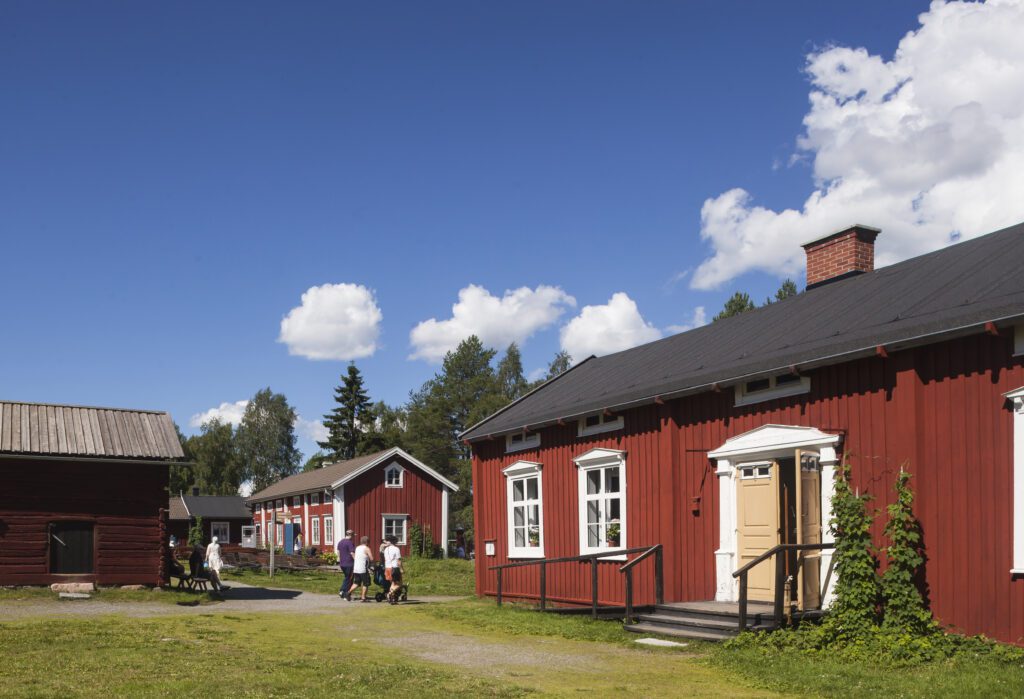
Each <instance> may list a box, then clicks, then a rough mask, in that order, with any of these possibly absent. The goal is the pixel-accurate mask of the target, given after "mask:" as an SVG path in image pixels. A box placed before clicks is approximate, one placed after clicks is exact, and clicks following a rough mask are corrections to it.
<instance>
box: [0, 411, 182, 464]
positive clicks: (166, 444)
mask: <svg viewBox="0 0 1024 699" xmlns="http://www.w3.org/2000/svg"><path fill="white" fill-rule="evenodd" d="M0 454H4V455H9V454H24V455H45V456H69V457H95V458H104V459H110V458H113V459H136V460H170V459H183V458H185V454H184V453H183V452H182V450H181V443H180V442H179V441H178V434H177V432H176V431H175V429H174V422H173V421H172V420H171V416H170V415H168V414H167V413H164V412H157V411H153V410H124V409H120V408H93V407H83V406H78V405H52V404H49V403H21V402H15V401H0Z"/></svg>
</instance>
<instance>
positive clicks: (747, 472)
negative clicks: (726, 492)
mask: <svg viewBox="0 0 1024 699" xmlns="http://www.w3.org/2000/svg"><path fill="white" fill-rule="evenodd" d="M743 477H744V478H753V477H754V469H752V468H745V469H743Z"/></svg>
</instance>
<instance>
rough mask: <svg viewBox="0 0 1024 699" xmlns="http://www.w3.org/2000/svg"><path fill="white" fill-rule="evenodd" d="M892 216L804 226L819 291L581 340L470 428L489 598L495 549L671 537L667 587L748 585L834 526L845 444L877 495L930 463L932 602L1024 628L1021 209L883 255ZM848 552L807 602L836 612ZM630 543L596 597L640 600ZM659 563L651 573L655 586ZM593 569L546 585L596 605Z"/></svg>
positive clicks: (991, 627)
mask: <svg viewBox="0 0 1024 699" xmlns="http://www.w3.org/2000/svg"><path fill="white" fill-rule="evenodd" d="M877 234H878V231H877V230H875V229H870V228H867V227H864V226H855V227H853V228H851V229H848V230H846V231H841V232H839V233H837V234H833V235H831V236H827V237H825V238H823V239H821V240H818V241H814V242H813V243H809V244H808V245H807V246H805V250H806V251H807V255H808V264H807V267H808V270H809V277H810V282H811V284H810V285H809V286H808V288H807V290H806V291H804V292H802V293H800V294H797V295H796V296H793V297H791V298H787V299H784V300H782V301H780V302H776V303H772V304H770V305H766V306H764V307H761V308H758V309H756V310H752V311H748V312H746V313H742V314H740V315H738V316H734V317H731V318H726V319H723V320H719V321H716V322H713V323H711V324H709V325H707V326H704V327H701V328H697V329H695V330H691V331H689V332H685V333H682V334H679V335H676V336H673V337H669V338H666V339H663V340H659V341H657V342H654V343H651V344H648V345H643V346H640V347H636V348H634V349H631V350H627V351H624V352H619V353H616V354H612V355H607V356H604V357H600V358H589V359H586V360H584V361H582V362H580V363H579V364H577V365H576V366H575V367H573V368H572V369H570V370H569V371H568V372H566V373H564V374H562V375H560V376H558V377H556V378H554V379H552V380H551V381H549V382H547V383H546V384H544V385H543V386H541V387H540V388H538V389H537V390H535V391H534V392H532V393H530V394H528V395H527V396H525V397H523V398H521V399H520V400H519V401H517V402H515V403H513V404H511V405H510V406H508V407H507V408H505V409H504V410H502V411H499V412H498V413H496V414H495V415H492V416H491V417H489V418H488V419H486V420H484V421H483V422H481V423H480V424H478V425H476V426H474V427H473V428H471V429H470V430H468V431H467V432H466V433H465V434H464V435H463V438H464V439H466V440H468V441H469V442H470V444H471V445H472V449H473V487H474V512H475V518H476V521H475V530H476V538H477V542H478V546H477V553H478V558H479V559H480V563H481V564H480V565H478V566H477V569H476V583H477V593H478V594H481V595H493V594H495V593H496V586H497V577H496V573H495V571H494V570H491V567H492V566H496V565H503V564H507V563H515V562H526V561H531V560H533V561H539V560H542V559H550V558H557V557H569V556H578V555H581V554H588V553H594V552H614V551H615V550H617V549H622V548H627V547H641V546H644V547H646V546H651V545H654V544H661V545H662V546H663V547H664V549H663V550H664V572H665V582H664V585H665V590H664V596H665V601H666V602H669V603H672V602H678V603H682V602H686V603H691V602H708V603H709V608H712V607H713V605H714V604H715V603H719V604H721V605H727V604H732V603H735V602H736V600H737V599H738V596H739V589H738V582H737V580H736V578H735V577H734V575H733V573H734V572H736V571H737V570H738V569H740V568H741V567H742V566H744V565H745V564H747V563H750V562H752V561H754V560H755V559H756V558H758V557H759V556H760V555H761V554H763V553H765V552H766V551H768V550H770V549H772V548H773V547H775V546H777V545H779V544H794V543H808V544H818V543H828V542H830V541H831V534H830V531H829V527H828V521H829V519H830V515H831V495H832V483H833V477H834V474H835V472H836V470H837V469H838V467H839V466H840V465H841V463H842V461H843V460H844V459H845V460H847V461H848V463H849V464H850V466H851V472H852V479H853V483H854V486H855V487H856V488H857V489H859V490H860V492H862V493H863V492H867V493H870V494H871V495H873V496H874V498H875V500H874V502H873V507H877V508H879V509H881V510H882V511H883V513H884V506H885V505H887V504H889V503H890V502H891V501H892V499H893V497H894V496H893V490H892V488H893V484H894V480H895V477H896V475H897V474H898V473H899V471H900V469H901V468H903V469H906V470H907V471H909V472H910V473H911V474H912V475H913V478H912V480H911V486H912V487H913V489H914V490H915V492H916V496H917V500H916V505H915V509H916V515H917V517H918V518H919V519H920V522H921V525H922V529H923V534H924V545H925V549H926V554H927V561H926V564H925V569H924V586H923V590H924V593H925V596H926V599H927V600H928V602H929V603H930V605H931V608H932V610H933V612H934V613H935V615H936V617H937V618H938V619H939V620H940V621H941V622H942V623H944V624H946V625H948V626H950V627H952V628H954V629H957V630H960V631H963V632H966V633H984V634H987V635H989V636H991V637H993V638H997V639H1000V640H1003V641H1009V642H1015V643H1021V642H1022V639H1024V579H1022V576H1024V274H1022V273H1021V270H1024V225H1018V226H1014V227H1012V228H1009V229H1005V230H1003V231H999V232H996V233H992V234H989V235H987V236H983V237H980V238H976V239H974V240H971V241H967V242H963V243H959V244H957V245H952V246H950V247H947V248H945V249H943V250H940V251H938V252H934V253H931V254H928V255H923V256H921V257H917V258H913V259H910V260H907V261H905V262H901V263H898V264H894V265H891V266H889V267H885V268H880V269H878V270H874V269H873V245H874V239H875V236H876V235H877ZM883 526H884V515H883V516H880V517H878V518H876V521H875V524H874V532H873V535H874V537H875V539H876V544H877V545H879V546H883V545H884V544H885V540H884V537H883V533H882V529H883ZM831 556H832V554H831V551H829V550H824V551H815V552H812V553H811V554H808V555H807V557H806V558H805V559H802V560H800V561H799V562H796V563H794V564H793V567H792V569H791V570H788V572H789V574H790V575H791V576H792V577H791V578H790V580H791V581H792V585H793V586H792V593H791V594H792V596H793V599H794V602H795V603H796V604H798V605H799V606H800V607H801V608H816V607H817V606H819V605H823V606H824V607H826V608H827V606H828V603H829V600H830V597H831V589H832V585H829V586H827V587H826V588H825V589H824V590H823V589H822V586H823V585H824V582H825V578H826V576H827V571H828V570H830V562H831ZM625 558H626V557H625V556H621V557H620V558H619V560H617V561H613V562H611V563H608V564H602V565H600V566H599V569H598V594H599V596H600V602H601V603H603V604H609V605H615V604H618V605H621V604H622V603H623V597H624V577H623V575H622V574H620V572H619V570H618V568H619V566H620V565H622V563H623V562H624V560H625ZM773 560H774V559H771V558H769V559H768V561H767V562H765V563H764V564H758V565H757V566H755V567H754V568H752V569H751V572H750V574H749V588H748V596H749V599H750V600H752V601H754V602H756V601H758V600H764V601H768V600H772V599H773V598H774V593H775V586H774V580H775V571H774V569H773V568H772V565H773V563H772V561H773ZM786 565H787V566H788V565H790V564H789V563H787V564H786ZM652 567H653V566H651V565H647V564H640V565H639V566H638V567H637V568H636V575H637V578H636V588H635V589H636V593H637V599H636V601H637V602H638V603H641V604H643V603H648V604H649V603H652V602H653V601H654V600H653V593H652V589H653V584H652V576H653V571H652ZM590 574H591V570H590V566H583V565H579V564H549V565H548V566H547V570H546V594H547V600H548V601H549V602H551V603H561V604H568V605H572V604H589V603H590V601H591V591H592V585H591V577H590ZM539 580H540V578H539V575H538V567H537V566H525V567H519V568H509V569H506V570H504V576H503V581H502V582H503V594H504V595H505V596H510V597H518V598H524V599H536V598H538V596H539ZM833 583H834V576H833ZM692 607H693V605H691V608H692ZM656 616H657V615H655V617H656ZM641 618H643V617H641ZM662 621H664V619H662ZM652 623H655V622H654V621H652ZM705 623H706V625H708V626H712V625H713V624H714V623H716V622H705ZM641 626H642V625H641Z"/></svg>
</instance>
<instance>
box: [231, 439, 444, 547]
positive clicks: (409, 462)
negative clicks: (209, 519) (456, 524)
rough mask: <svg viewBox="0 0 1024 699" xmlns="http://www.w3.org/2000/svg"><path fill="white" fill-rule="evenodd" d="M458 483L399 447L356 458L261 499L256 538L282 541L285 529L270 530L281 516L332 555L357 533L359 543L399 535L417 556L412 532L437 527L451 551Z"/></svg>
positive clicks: (256, 499)
mask: <svg viewBox="0 0 1024 699" xmlns="http://www.w3.org/2000/svg"><path fill="white" fill-rule="evenodd" d="M457 490H458V486H457V485H455V484H454V483H452V482H451V481H449V480H448V479H447V478H445V477H444V476H442V475H441V474H439V473H437V472H436V471H434V470H433V469H431V468H430V467H429V466H427V465H425V464H423V463H422V462H420V461H419V460H417V459H415V458H413V457H412V456H411V455H409V454H408V453H406V452H405V451H403V450H402V449H399V448H397V447H395V448H392V449H388V450H385V451H382V452H377V453H375V454H369V455H366V456H360V457H357V458H355V459H351V460H349V461H341V462H338V463H334V464H328V465H326V466H324V467H323V468H319V469H316V470H315V471H306V472H303V473H297V474H295V475H294V476H289V477H288V478H283V479H282V480H280V481H278V482H277V483H274V484H273V485H272V486H270V487H268V488H265V489H264V490H261V491H260V492H258V493H255V494H253V495H252V496H251V497H250V498H249V503H250V505H251V506H252V508H253V524H254V525H255V526H256V528H257V530H256V538H257V540H258V541H260V542H261V543H262V545H264V546H268V545H269V544H270V542H271V541H272V540H273V541H275V542H282V540H283V538H284V531H285V530H284V526H283V524H278V525H277V531H276V533H275V532H273V531H271V530H270V529H269V527H270V526H271V523H272V522H274V521H275V516H280V517H283V519H285V520H286V521H289V522H292V523H293V525H295V526H296V527H297V529H298V530H299V531H301V533H302V546H303V548H309V547H313V548H316V549H318V550H325V551H326V550H332V549H333V548H334V547H335V546H336V545H337V543H338V541H340V539H341V538H342V537H343V536H344V533H345V530H346V529H352V530H353V531H354V532H355V534H356V538H357V541H358V538H359V537H360V536H364V535H365V536H369V537H370V540H371V542H373V543H375V544H376V543H379V542H380V540H381V539H382V538H383V537H384V536H385V535H390V534H394V535H395V536H396V537H397V538H398V542H399V547H400V548H401V549H402V552H403V554H407V553H408V552H409V531H410V527H411V526H413V525H414V524H415V525H419V526H420V527H422V528H424V530H427V529H429V531H430V533H431V536H432V538H433V541H434V543H435V544H436V545H438V546H440V547H441V548H442V550H443V551H445V552H447V541H448V496H449V494H450V493H452V492H455V491H457Z"/></svg>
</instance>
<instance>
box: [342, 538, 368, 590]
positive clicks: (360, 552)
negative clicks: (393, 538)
mask: <svg viewBox="0 0 1024 699" xmlns="http://www.w3.org/2000/svg"><path fill="white" fill-rule="evenodd" d="M369 544H370V537H368V536H364V537H361V538H360V539H359V546H356V552H355V554H353V556H352V561H353V562H352V587H350V588H349V589H348V597H347V598H346V599H348V601H349V602H351V601H352V593H353V592H355V591H356V588H357V587H362V588H363V592H362V596H361V597H360V599H359V601H360V602H369V601H370V600H368V599H366V589H367V588H368V587H369V586H370V560H371V559H372V558H373V552H372V551H370V546H369Z"/></svg>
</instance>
